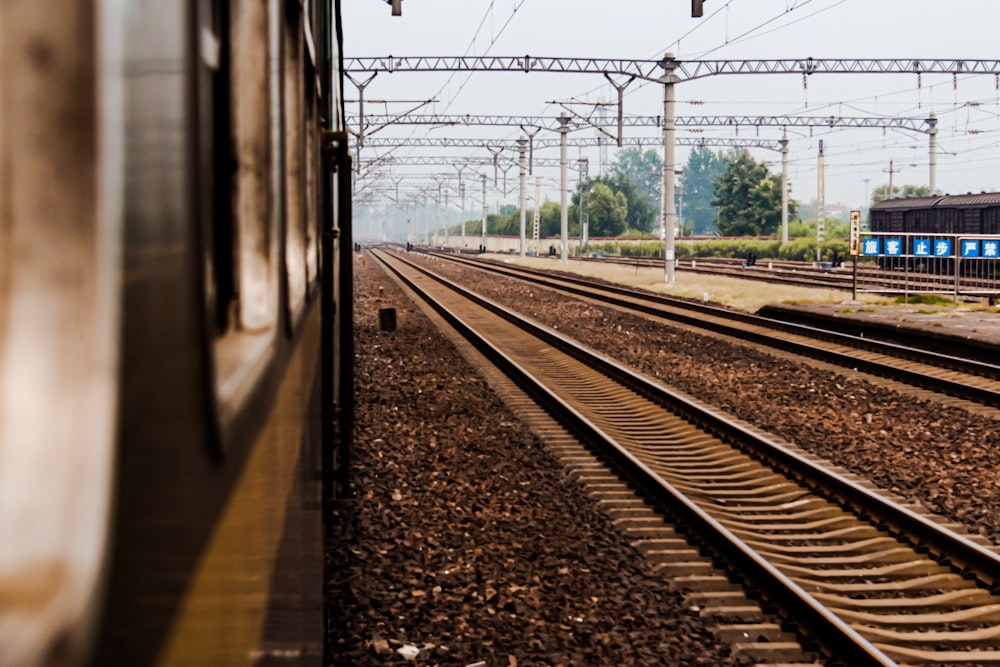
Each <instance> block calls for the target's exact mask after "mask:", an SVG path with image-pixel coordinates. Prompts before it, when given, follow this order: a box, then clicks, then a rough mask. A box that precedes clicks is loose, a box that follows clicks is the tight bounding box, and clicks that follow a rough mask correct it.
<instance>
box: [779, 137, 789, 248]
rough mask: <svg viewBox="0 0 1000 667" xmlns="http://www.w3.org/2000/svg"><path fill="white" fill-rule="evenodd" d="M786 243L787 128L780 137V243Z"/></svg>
mask: <svg viewBox="0 0 1000 667" xmlns="http://www.w3.org/2000/svg"><path fill="white" fill-rule="evenodd" d="M786 243H788V130H785V133H784V135H783V136H782V137H781V244H782V245H784V244H786Z"/></svg>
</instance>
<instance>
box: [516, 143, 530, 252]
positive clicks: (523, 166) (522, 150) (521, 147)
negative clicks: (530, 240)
mask: <svg viewBox="0 0 1000 667" xmlns="http://www.w3.org/2000/svg"><path fill="white" fill-rule="evenodd" d="M527 147H528V140H527V138H525V137H521V138H520V139H518V140H517V150H518V152H519V154H520V159H519V167H520V176H521V194H520V196H519V199H520V200H521V201H520V207H521V257H524V255H525V245H526V239H525V234H526V230H525V227H526V226H527V220H526V218H527V212H526V211H525V210H524V206H525V204H526V203H527V201H526V200H527V193H526V192H525V190H524V188H525V183H524V181H525V178H526V176H527V163H526V162H525V154H526V151H527Z"/></svg>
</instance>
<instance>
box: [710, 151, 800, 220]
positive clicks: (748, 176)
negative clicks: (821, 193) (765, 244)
mask: <svg viewBox="0 0 1000 667" xmlns="http://www.w3.org/2000/svg"><path fill="white" fill-rule="evenodd" d="M725 163H726V169H725V171H724V172H723V174H722V176H721V177H720V178H719V179H718V180H717V181H716V184H715V198H714V199H713V200H712V205H713V206H716V207H718V209H719V223H718V227H719V233H720V234H722V235H724V236H765V235H768V234H774V233H776V232H777V230H778V225H780V224H781V176H777V175H774V174H771V173H770V172H769V171H768V169H767V167H766V166H765V165H764V164H762V163H759V162H757V161H756V160H754V159H753V157H752V156H751V155H750V151H747V150H745V149H744V150H741V151H733V152H732V153H730V155H728V156H727V157H726V158H725ZM795 208H796V203H795V202H794V201H792V200H791V199H789V202H788V212H789V216H794V214H795Z"/></svg>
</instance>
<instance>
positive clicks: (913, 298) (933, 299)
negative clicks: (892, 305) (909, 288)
mask: <svg viewBox="0 0 1000 667" xmlns="http://www.w3.org/2000/svg"><path fill="white" fill-rule="evenodd" d="M896 303H908V304H915V303H921V304H924V305H925V306H948V305H951V299H949V298H948V297H945V296H941V295H940V294H910V295H909V296H906V295H900V296H897V297H896Z"/></svg>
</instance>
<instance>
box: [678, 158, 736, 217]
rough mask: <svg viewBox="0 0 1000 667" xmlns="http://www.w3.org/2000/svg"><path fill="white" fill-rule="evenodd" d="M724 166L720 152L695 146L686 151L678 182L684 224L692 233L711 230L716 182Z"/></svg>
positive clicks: (724, 168)
mask: <svg viewBox="0 0 1000 667" xmlns="http://www.w3.org/2000/svg"><path fill="white" fill-rule="evenodd" d="M725 170H726V161H725V160H724V159H723V157H722V154H721V153H716V152H715V151H713V150H711V149H710V148H707V147H705V146H698V147H696V148H695V149H694V150H692V151H691V153H690V155H688V161H687V164H686V165H685V166H684V174H683V175H682V176H681V178H680V186H681V188H683V192H684V226H685V227H689V228H690V229H691V233H692V234H698V235H703V234H714V233H715V231H716V229H715V206H714V205H713V204H712V199H713V198H714V197H715V182H716V181H717V180H718V179H719V177H720V176H722V174H723V172H725Z"/></svg>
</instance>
